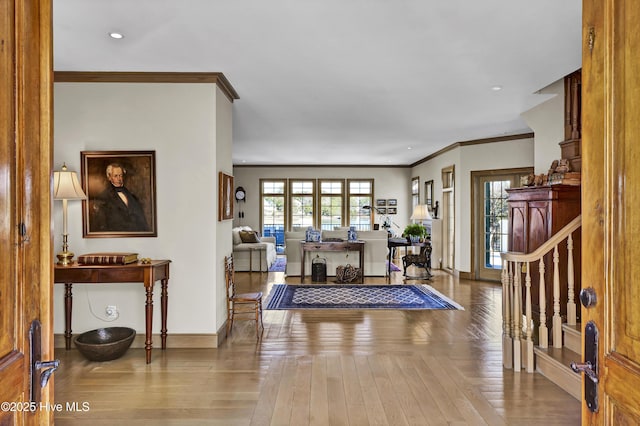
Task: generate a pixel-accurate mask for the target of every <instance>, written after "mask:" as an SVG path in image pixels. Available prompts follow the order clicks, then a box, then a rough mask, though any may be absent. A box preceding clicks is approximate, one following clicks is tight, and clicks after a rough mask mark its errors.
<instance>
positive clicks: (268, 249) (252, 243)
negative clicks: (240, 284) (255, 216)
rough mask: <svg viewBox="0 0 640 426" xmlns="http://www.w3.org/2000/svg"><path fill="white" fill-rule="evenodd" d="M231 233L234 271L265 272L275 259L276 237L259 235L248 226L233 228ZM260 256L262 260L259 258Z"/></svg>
mask: <svg viewBox="0 0 640 426" xmlns="http://www.w3.org/2000/svg"><path fill="white" fill-rule="evenodd" d="M231 234H232V238H233V266H234V269H235V270H236V271H238V272H246V271H251V270H253V271H262V272H267V271H268V270H269V268H270V267H271V265H272V264H273V262H275V261H276V257H277V253H276V237H260V236H259V235H258V232H256V231H254V230H252V229H251V227H249V226H239V227H237V228H233V229H232V230H231ZM252 235H253V236H252ZM243 238H244V241H243ZM261 258H262V260H260V259H261Z"/></svg>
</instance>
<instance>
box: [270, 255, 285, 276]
mask: <svg viewBox="0 0 640 426" xmlns="http://www.w3.org/2000/svg"><path fill="white" fill-rule="evenodd" d="M286 268H287V258H286V257H277V258H276V261H275V262H273V263H272V264H271V266H270V267H269V272H284V271H285V269H286Z"/></svg>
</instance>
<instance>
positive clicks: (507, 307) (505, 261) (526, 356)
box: [501, 216, 582, 400]
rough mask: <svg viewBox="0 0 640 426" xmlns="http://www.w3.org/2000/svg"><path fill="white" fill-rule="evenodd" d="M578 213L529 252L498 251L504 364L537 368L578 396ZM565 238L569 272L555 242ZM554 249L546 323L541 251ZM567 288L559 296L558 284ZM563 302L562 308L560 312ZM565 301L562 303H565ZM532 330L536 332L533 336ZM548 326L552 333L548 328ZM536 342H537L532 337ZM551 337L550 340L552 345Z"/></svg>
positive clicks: (537, 370)
mask: <svg viewBox="0 0 640 426" xmlns="http://www.w3.org/2000/svg"><path fill="white" fill-rule="evenodd" d="M581 221H582V218H581V216H578V217H577V218H575V219H574V220H573V221H571V222H570V223H569V224H568V225H567V226H565V227H564V228H563V229H562V230H561V231H560V232H558V233H557V234H555V235H554V236H553V237H551V238H550V239H549V240H548V241H546V242H545V243H544V244H543V245H542V246H540V247H539V248H538V249H537V250H535V251H534V252H532V253H527V254H524V253H514V252H506V253H502V255H501V256H502V265H503V266H502V293H503V297H502V304H503V308H502V309H503V311H502V312H503V321H502V331H503V333H502V337H503V338H502V359H503V366H504V367H505V368H513V369H514V370H516V371H520V370H522V369H524V370H526V372H527V373H534V372H537V373H539V374H542V375H543V376H545V377H547V378H548V379H549V380H551V381H552V382H554V383H556V384H557V385H558V386H560V387H561V388H562V389H564V390H565V391H566V392H568V393H569V394H571V395H572V396H574V397H575V398H577V399H578V400H579V399H581V390H582V385H581V381H582V377H581V375H580V374H577V373H575V372H573V371H572V370H571V368H570V367H569V365H570V363H571V362H572V361H576V362H580V361H581V360H582V355H581V352H582V350H581V326H580V324H577V323H576V309H577V307H576V303H575V301H574V300H573V294H574V286H573V281H574V279H573V276H574V271H573V264H574V260H573V238H572V233H573V232H574V231H576V230H577V229H579V228H580V226H581ZM565 243H566V244H567V250H568V253H569V255H568V257H567V268H566V270H567V276H566V277H562V278H561V277H560V274H559V270H560V267H559V255H558V246H559V245H560V244H565ZM549 252H553V265H552V267H553V271H554V274H553V294H552V295H550V297H553V311H554V312H553V315H552V319H551V324H550V325H548V324H547V319H546V318H547V315H546V312H545V308H544V307H545V306H546V304H547V303H546V302H547V300H546V298H547V295H546V294H545V285H544V275H545V274H544V272H545V268H546V267H547V266H546V265H545V264H544V256H545V255H546V254H547V253H549ZM534 262H539V271H537V272H538V273H539V274H540V275H539V282H540V286H539V289H538V293H539V297H540V300H539V306H540V307H541V308H540V309H541V312H539V313H538V314H539V315H537V316H536V317H537V318H538V320H535V319H534V316H533V312H532V302H531V275H532V273H533V271H532V270H531V269H532V268H531V266H530V265H531V264H532V263H534ZM561 286H564V287H566V288H567V291H566V292H562V294H567V295H568V296H567V300H562V301H561V300H560V294H561V291H560V287H561ZM561 303H562V304H563V305H564V306H566V311H565V312H566V314H563V315H561V312H560V305H561ZM565 304H566V305H565ZM549 326H550V328H549ZM534 330H535V336H534ZM549 331H551V333H550V332H549ZM534 342H535V343H534ZM549 342H552V344H551V345H550V343H549Z"/></svg>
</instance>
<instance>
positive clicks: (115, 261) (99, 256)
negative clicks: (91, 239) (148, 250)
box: [78, 252, 138, 265]
mask: <svg viewBox="0 0 640 426" xmlns="http://www.w3.org/2000/svg"><path fill="white" fill-rule="evenodd" d="M137 261H138V253H120V252H107V253H87V254H81V255H80V256H78V263H79V264H81V265H127V264H129V263H135V262H137Z"/></svg>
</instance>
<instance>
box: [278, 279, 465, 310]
mask: <svg viewBox="0 0 640 426" xmlns="http://www.w3.org/2000/svg"><path fill="white" fill-rule="evenodd" d="M266 309H270V310H285V309H402V310H404V309H455V310H464V308H463V307H462V306H461V305H459V304H458V303H456V302H454V301H453V300H451V299H449V298H448V297H446V296H445V295H443V294H442V293H440V292H438V291H437V290H435V289H433V287H431V286H429V285H426V284H420V285H352V284H342V285H326V284H324V285H288V284H274V286H273V288H272V289H271V292H270V293H269V297H268V299H267V303H266Z"/></svg>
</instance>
